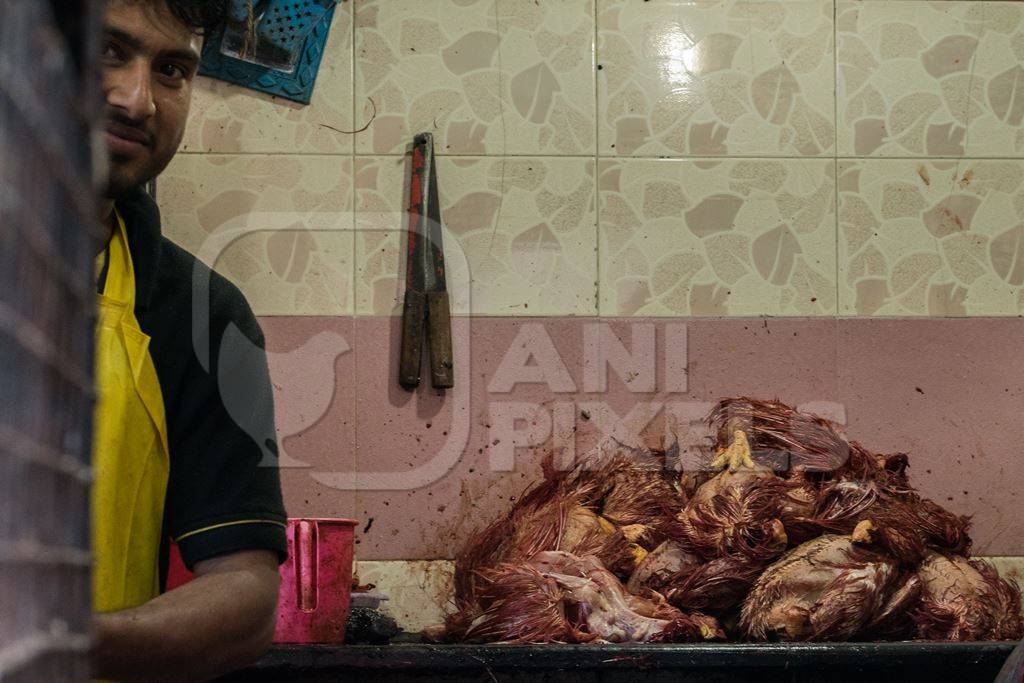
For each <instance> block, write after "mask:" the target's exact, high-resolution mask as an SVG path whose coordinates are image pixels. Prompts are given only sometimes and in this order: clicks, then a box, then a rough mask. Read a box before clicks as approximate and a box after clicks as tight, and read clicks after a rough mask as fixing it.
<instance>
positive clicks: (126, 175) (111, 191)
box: [103, 112, 181, 201]
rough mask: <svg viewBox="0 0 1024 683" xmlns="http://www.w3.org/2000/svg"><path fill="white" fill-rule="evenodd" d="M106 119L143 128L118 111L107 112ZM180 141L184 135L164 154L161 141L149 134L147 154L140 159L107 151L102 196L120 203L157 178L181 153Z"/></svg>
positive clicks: (146, 146)
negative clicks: (105, 177) (179, 148)
mask: <svg viewBox="0 0 1024 683" xmlns="http://www.w3.org/2000/svg"><path fill="white" fill-rule="evenodd" d="M107 116H108V118H109V119H110V120H111V121H114V122H115V123H118V124H121V125H122V126H130V127H132V128H140V126H138V125H136V124H134V123H133V122H132V121H130V120H128V119H126V118H125V117H123V116H122V115H120V114H118V113H116V112H108V114H107ZM180 142H181V136H179V138H178V140H176V141H175V143H174V144H173V145H172V146H171V147H170V148H169V150H164V151H163V152H161V150H160V148H159V146H158V139H157V138H156V137H155V136H153V135H150V136H149V138H148V140H146V142H145V151H144V152H142V153H140V155H138V156H132V157H123V156H121V157H119V156H117V155H113V154H110V151H109V150H108V155H109V156H108V165H107V184H106V187H105V188H104V192H103V196H104V197H105V198H106V199H113V200H114V201H117V200H118V199H121V198H123V197H125V196H127V195H130V194H133V193H134V192H135V191H136V190H138V189H139V188H141V187H143V186H144V185H145V184H146V183H148V182H150V181H151V180H153V179H154V178H156V177H157V176H158V175H160V174H161V173H162V172H163V170H164V169H165V168H167V165H168V164H169V163H171V159H173V158H174V155H175V153H177V151H178V145H179V144H180Z"/></svg>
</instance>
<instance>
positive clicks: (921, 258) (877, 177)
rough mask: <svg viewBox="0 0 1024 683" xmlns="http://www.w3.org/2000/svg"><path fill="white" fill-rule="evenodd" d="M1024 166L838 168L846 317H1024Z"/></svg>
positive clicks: (904, 163) (867, 162) (856, 164)
mask: <svg viewBox="0 0 1024 683" xmlns="http://www.w3.org/2000/svg"><path fill="white" fill-rule="evenodd" d="M1022 184H1024V165H1022V164H1021V163H1020V162H1019V161H1010V160H1006V161H1001V160H985V161H973V160H969V159H964V160H961V161H952V160H949V161H934V160H932V161H917V160H897V159H890V160H882V159H877V160H876V159H864V160H842V161H840V162H839V197H840V199H839V232H840V236H839V250H840V256H839V264H840V280H839V291H840V312H841V313H843V314H856V315H861V316H884V315H922V316H938V317H943V316H964V315H1019V314H1020V313H1022V312H1024V186H1022Z"/></svg>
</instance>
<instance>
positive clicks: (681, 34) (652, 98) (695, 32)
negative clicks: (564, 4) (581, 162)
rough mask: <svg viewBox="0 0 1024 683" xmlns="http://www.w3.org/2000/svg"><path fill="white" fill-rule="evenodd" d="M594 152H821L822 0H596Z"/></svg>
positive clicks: (828, 11)
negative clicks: (596, 138)
mask: <svg viewBox="0 0 1024 683" xmlns="http://www.w3.org/2000/svg"><path fill="white" fill-rule="evenodd" d="M598 8H599V13H598V30H599V45H598V64H599V66H598V68H599V71H598V93H599V104H598V112H599V132H598V135H599V141H598V153H599V154H600V155H602V156H616V155H618V156H673V157H675V156H698V157H707V156H729V155H741V156H762V155H763V156H827V155H828V154H830V153H831V152H832V151H833V149H834V147H835V125H834V120H833V119H834V92H835V75H834V64H833V61H834V58H833V25H832V2H831V0H784V1H762V0H724V1H720V2H708V1H707V0H662V1H659V2H649V3H647V2H634V1H633V0H600V2H599V3H598Z"/></svg>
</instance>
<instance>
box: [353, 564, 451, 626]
mask: <svg viewBox="0 0 1024 683" xmlns="http://www.w3.org/2000/svg"><path fill="white" fill-rule="evenodd" d="M355 570H356V573H357V574H358V576H359V580H360V581H361V582H362V583H364V584H366V583H370V584H373V585H374V586H375V588H374V590H375V591H378V592H381V593H384V594H385V595H387V596H388V600H387V601H386V602H384V603H382V604H381V611H382V612H384V613H385V614H388V615H390V616H391V617H392V618H393V619H394V620H395V621H396V622H398V625H399V627H401V628H402V629H403V630H405V631H408V632H410V633H419V632H420V631H422V630H423V629H425V628H427V627H428V626H434V625H436V624H439V623H441V622H443V621H444V618H445V615H446V614H448V612H449V611H450V610H451V609H452V608H453V607H454V603H455V584H454V575H455V565H454V563H453V562H452V561H450V560H361V561H358V562H356V564H355Z"/></svg>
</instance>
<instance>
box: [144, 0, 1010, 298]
mask: <svg viewBox="0 0 1024 683" xmlns="http://www.w3.org/2000/svg"><path fill="white" fill-rule="evenodd" d="M1022 22H1024V6H1022V5H1021V4H1020V3H1017V2H989V1H984V2H982V1H969V2H928V1H924V0H906V1H903V0H864V1H863V2H855V1H851V0H835V1H833V0H779V1H775V2H773V1H747V0H724V1H722V2H713V1H711V0H650V1H642V0H597V1H596V6H595V2H594V0H557V1H554V0H538V1H537V2H534V1H533V0H477V1H474V0H429V1H424V0H387V1H383V0H381V1H376V0H348V1H346V2H343V3H342V4H341V6H340V7H339V10H338V12H337V15H336V17H335V19H334V26H333V28H332V31H331V37H330V42H329V44H328V49H327V55H326V58H325V60H324V66H323V68H322V70H321V74H320V79H319V81H318V84H317V90H316V94H315V97H314V101H313V104H312V106H310V107H301V106H298V105H294V104H291V103H288V102H284V101H280V100H273V99H271V98H268V97H263V96H261V95H254V94H252V93H250V92H247V91H244V90H241V89H238V88H235V87H233V86H229V85H226V84H224V83H219V82H213V81H209V80H205V79H201V80H200V82H199V85H198V87H197V91H196V95H195V103H194V116H193V120H192V124H191V126H190V128H189V131H188V134H187V137H186V139H185V142H184V146H183V151H184V152H185V153H184V154H182V155H181V156H179V158H178V159H177V160H176V162H175V163H174V164H173V166H172V167H171V168H170V169H169V170H168V171H167V173H166V174H165V176H164V178H163V179H162V184H161V194H162V197H161V199H162V202H163V203H164V205H165V207H167V209H168V210H170V211H172V212H173V214H174V215H175V217H176V219H177V220H176V221H175V222H174V223H173V224H172V227H171V230H172V232H173V234H174V235H175V236H176V237H178V238H180V239H181V240H182V241H183V242H185V243H193V242H195V241H197V240H200V239H201V238H202V237H203V236H204V235H206V234H207V233H208V232H209V231H211V230H214V229H216V227H217V226H218V225H219V224H221V223H222V222H224V221H225V220H226V219H228V218H230V217H232V216H235V215H238V214H244V213H246V212H250V211H272V212H285V211H287V212H297V214H298V221H299V223H300V225H301V224H305V225H306V226H308V227H309V228H310V231H309V232H302V231H299V232H294V231H293V234H291V235H289V236H287V237H284V236H278V237H276V238H274V237H271V236H269V235H252V236H249V237H247V238H245V239H243V240H239V242H237V243H236V244H234V245H233V247H232V248H230V249H229V250H228V252H227V253H226V254H224V255H222V256H221V257H220V262H219V264H218V265H219V267H220V268H221V270H222V271H224V272H226V273H227V274H229V275H230V276H231V277H232V278H233V279H234V280H235V281H237V282H239V284H241V285H242V287H243V289H245V290H246V292H248V293H250V294H251V295H252V299H253V302H254V304H255V306H256V308H257V310H258V311H259V312H260V313H263V314H267V315H289V314H302V315H305V314H325V315H339V314H340V315H348V314H360V315H364V314H365V315H393V314H395V313H396V312H397V311H398V307H397V299H396V295H397V294H398V293H399V288H400V286H401V283H400V282H398V281H397V279H396V273H397V272H398V245H399V242H398V239H399V232H397V231H394V230H393V231H391V232H381V231H380V229H381V228H382V227H392V228H397V227H400V224H399V221H400V219H396V218H393V217H392V218H385V219H383V220H384V221H385V222H388V221H391V224H390V225H383V226H382V225H381V224H380V223H381V220H382V219H380V218H379V217H374V218H372V219H370V218H365V217H366V216H371V215H374V216H375V215H376V213H377V212H386V211H396V210H398V209H400V208H401V205H402V201H403V183H404V180H405V179H404V172H405V165H404V164H403V163H402V161H401V158H400V155H401V154H402V153H403V152H404V150H405V148H406V146H407V145H408V143H409V141H410V139H411V136H412V135H413V134H414V133H416V132H419V131H422V130H430V131H432V132H433V133H434V135H435V139H436V141H437V151H438V153H439V154H441V155H443V156H444V157H445V158H444V159H442V160H441V162H440V163H439V170H440V181H439V184H440V190H441V197H442V204H443V207H444V216H445V219H446V223H447V229H448V234H447V237H448V240H449V244H451V245H453V246H452V247H451V248H455V245H456V244H457V246H458V247H459V248H461V250H462V251H463V252H464V253H465V255H466V258H467V262H468V267H469V269H470V271H471V272H472V273H473V286H472V289H471V292H470V294H471V303H467V304H466V306H467V310H468V309H469V308H471V309H472V313H474V314H475V315H517V316H519V315H528V316H554V315H612V316H621V315H628V316H632V315H643V316H647V315H655V316H662V315H666V316H674V315H744V316H746V315H816V316H832V315H837V314H838V315H876V316H877V315H931V316H963V315H1020V314H1021V313H1024V289H1022V285H1024V227H1022V225H1024V188H1022V184H1024V165H1022V164H1021V163H1020V158H1021V157H1022V156H1024V128H1022V125H1021V124H1022V122H1024V66H1022V63H1024V23H1022ZM371 120H372V123H371V125H370V126H369V127H368V128H367V129H366V130H365V131H363V132H359V133H355V134H352V133H348V132H345V131H353V130H355V129H359V128H362V127H363V126H364V124H365V123H366V122H368V121H371ZM352 209H354V211H355V214H354V215H355V216H356V220H355V223H356V224H357V226H358V224H359V216H360V214H363V215H364V220H373V221H375V224H376V226H377V228H376V231H375V232H372V233H364V234H359V235H356V236H353V235H352V234H351V232H350V231H349V230H347V229H346V228H349V227H351V225H352V223H353V220H352V213H351V210H352ZM324 212H334V213H333V214H332V216H331V218H330V219H324V218H323V216H320V219H321V220H320V222H318V221H317V214H322V213H324ZM463 312H466V311H463Z"/></svg>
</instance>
